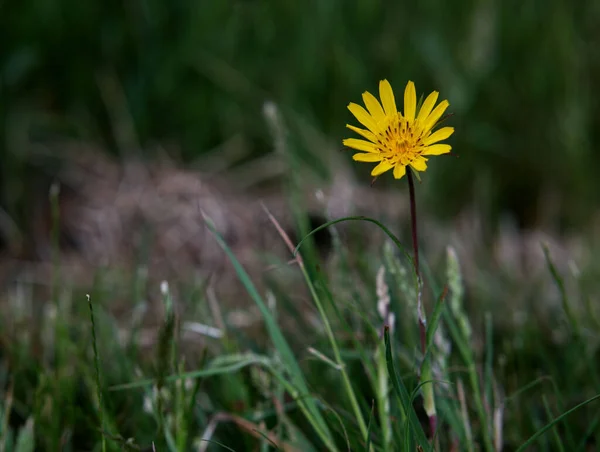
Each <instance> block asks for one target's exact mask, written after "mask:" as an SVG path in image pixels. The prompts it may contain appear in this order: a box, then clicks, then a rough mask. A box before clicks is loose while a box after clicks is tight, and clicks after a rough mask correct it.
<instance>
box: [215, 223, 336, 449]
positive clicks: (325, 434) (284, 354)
mask: <svg viewBox="0 0 600 452" xmlns="http://www.w3.org/2000/svg"><path fill="white" fill-rule="evenodd" d="M204 218H205V222H206V225H207V227H208V229H209V230H210V231H211V232H212V233H213V235H214V236H215V238H216V240H217V243H218V244H219V246H221V248H222V249H223V251H225V254H226V255H227V257H228V258H229V260H230V261H231V263H232V264H233V267H234V269H235V272H236V274H237V276H238V278H239V279H240V281H241V282H242V284H243V285H244V287H245V288H246V290H247V291H248V294H249V295H250V297H251V298H252V299H253V300H254V302H255V303H256V305H257V306H258V308H259V310H260V312H261V314H262V316H263V319H264V321H265V324H266V327H267V331H268V332H269V336H270V337H271V340H272V341H273V345H274V346H275V347H276V348H277V351H278V352H279V354H280V356H281V359H282V361H283V363H284V365H285V367H286V369H287V370H288V371H289V373H290V376H291V378H292V382H293V385H294V386H295V387H296V388H298V390H299V392H300V394H301V395H307V394H308V393H309V391H308V386H307V384H306V380H305V379H304V375H303V374H302V371H301V369H300V365H299V364H298V361H297V360H296V358H295V356H294V354H293V352H292V349H291V348H290V346H289V344H288V343H287V341H286V340H285V337H284V336H283V333H282V332H281V329H280V328H279V325H277V322H276V321H275V319H274V318H273V315H272V314H271V312H270V311H269V308H268V307H267V305H266V304H265V302H264V301H263V299H262V297H261V296H260V294H259V293H258V291H257V290H256V287H255V286H254V284H253V283H252V280H251V279H250V276H249V275H248V273H247V272H246V271H245V270H244V268H243V267H242V265H241V264H240V262H239V261H238V260H237V258H236V257H235V255H234V254H233V252H232V251H231V248H229V246H228V245H227V243H225V240H224V239H223V237H222V236H221V234H219V232H218V231H217V230H216V229H215V227H214V224H213V223H212V221H211V220H210V219H209V218H208V217H206V216H204ZM299 404H300V407H301V408H303V411H304V413H305V415H306V416H307V418H308V420H309V421H310V422H311V424H312V425H313V427H314V428H315V430H317V432H318V433H319V436H320V437H321V440H322V441H323V442H324V443H325V445H326V446H327V448H328V449H329V450H336V447H335V445H334V442H333V439H332V436H331V432H330V431H329V428H328V426H327V424H326V423H325V420H324V419H323V417H322V416H321V413H320V411H319V409H318V408H317V405H316V404H315V402H314V401H313V400H312V399H311V398H305V399H301V401H300V402H299Z"/></svg>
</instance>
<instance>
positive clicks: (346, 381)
mask: <svg viewBox="0 0 600 452" xmlns="http://www.w3.org/2000/svg"><path fill="white" fill-rule="evenodd" d="M299 267H300V270H301V271H302V275H303V276H304V279H305V280H306V284H307V285H308V288H309V290H310V293H311V295H312V297H313V300H314V301H315V305H316V306H317V310H318V311H319V315H320V316H321V319H322V321H323V325H324V326H325V333H326V334H327V338H328V339H329V343H330V344H331V348H332V350H333V356H334V359H335V362H336V364H337V365H338V366H339V367H340V372H341V374H342V381H343V384H344V390H345V391H346V394H347V396H348V398H349V399H350V405H351V406H352V411H353V412H354V416H355V417H356V421H357V422H358V427H359V429H360V433H361V435H362V436H363V438H364V439H365V441H367V440H368V438H367V436H368V429H367V424H366V423H365V420H364V418H363V415H362V412H361V410H360V406H359V405H358V400H357V398H356V394H354V389H352V383H351V382H350V377H349V376H348V373H347V372H346V367H345V365H344V361H343V360H342V356H341V354H340V350H339V348H338V345H337V342H336V340H335V336H334V334H333V329H332V328H331V324H330V323H329V319H328V318H327V313H326V312H325V309H324V308H323V303H321V299H320V297H319V295H318V294H317V291H316V290H315V287H314V285H313V283H312V281H311V280H310V277H309V275H308V272H307V271H306V267H305V266H304V264H303V263H302V261H301V260H299Z"/></svg>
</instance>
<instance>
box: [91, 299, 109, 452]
mask: <svg viewBox="0 0 600 452" xmlns="http://www.w3.org/2000/svg"><path fill="white" fill-rule="evenodd" d="M87 301H88V306H89V308H90V322H91V324H92V347H93V349H94V372H95V378H96V395H97V397H98V420H99V421H100V435H101V436H100V438H101V443H102V452H106V438H105V436H104V407H103V405H102V403H103V402H102V385H101V383H100V355H99V353H98V345H97V343H98V341H97V340H96V322H95V320H94V307H93V306H92V299H91V297H90V296H89V295H87Z"/></svg>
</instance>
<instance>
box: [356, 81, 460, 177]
mask: <svg viewBox="0 0 600 452" xmlns="http://www.w3.org/2000/svg"><path fill="white" fill-rule="evenodd" d="M379 95H380V97H381V103H382V104H383V107H382V105H381V104H380V103H379V101H378V100H377V99H376V98H375V96H373V95H372V94H371V93H369V92H365V93H363V95H362V97H363V101H364V102H365V106H366V107H367V110H368V111H367V110H365V109H364V108H363V107H361V106H360V105H358V104H354V103H351V104H349V105H348V110H350V111H351V112H352V114H353V115H354V116H356V119H358V121H359V122H360V123H361V124H362V125H363V126H365V127H366V129H361V128H358V127H354V126H351V125H349V124H347V125H346V127H348V128H349V129H352V130H354V131H355V132H357V133H358V134H360V135H362V136H363V137H364V138H366V140H359V139H357V138H347V139H345V140H344V145H345V146H347V147H349V148H353V149H356V150H358V151H363V152H361V153H358V154H354V155H353V156H352V158H353V159H354V160H357V161H359V162H379V165H377V166H376V167H375V168H374V169H373V171H372V172H371V175H372V176H379V175H380V174H383V173H384V172H386V171H388V170H391V169H392V168H393V169H394V177H395V178H396V179H400V178H401V177H402V176H404V175H405V174H406V167H407V166H408V165H410V166H411V167H412V168H413V169H415V170H417V171H425V170H426V169H427V158H426V156H429V155H440V154H446V153H448V152H450V149H452V147H451V146H450V145H449V144H439V142H440V141H442V140H445V139H446V138H448V137H449V136H450V135H452V134H453V133H454V127H442V128H441V129H438V130H436V131H433V128H434V127H435V126H436V124H437V123H438V121H439V120H440V118H441V116H442V115H443V114H444V111H446V109H447V108H448V106H449V105H450V104H449V103H448V101H447V100H444V101H442V102H440V104H439V105H438V106H437V107H435V108H433V107H434V105H435V103H436V101H437V98H438V92H437V91H434V92H433V93H431V94H430V95H429V96H427V99H425V102H423V105H422V106H421V108H420V109H419V111H418V112H417V94H416V92H415V84H414V83H413V82H411V81H409V82H408V84H407V85H406V90H405V91H404V114H402V113H400V112H399V111H397V109H396V100H395V99H394V92H393V91H392V87H391V86H390V84H389V82H388V81H387V80H382V81H381V82H380V83H379Z"/></svg>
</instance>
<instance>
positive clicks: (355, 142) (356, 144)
mask: <svg viewBox="0 0 600 452" xmlns="http://www.w3.org/2000/svg"><path fill="white" fill-rule="evenodd" d="M343 143H344V146H347V147H349V148H352V149H356V150H358V151H366V152H377V153H378V152H379V151H378V150H377V148H376V147H375V145H374V144H373V143H370V142H369V141H365V140H359V139H358V138H346V139H345V140H344V141H343Z"/></svg>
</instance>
